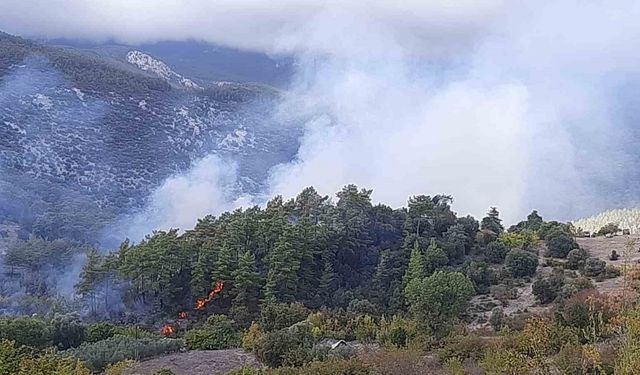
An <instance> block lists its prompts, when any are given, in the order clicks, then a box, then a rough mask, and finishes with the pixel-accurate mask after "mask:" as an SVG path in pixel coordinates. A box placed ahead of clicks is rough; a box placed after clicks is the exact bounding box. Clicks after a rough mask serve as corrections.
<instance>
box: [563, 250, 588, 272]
mask: <svg viewBox="0 0 640 375" xmlns="http://www.w3.org/2000/svg"><path fill="white" fill-rule="evenodd" d="M588 257H589V254H587V252H586V251H585V250H584V249H573V250H571V251H569V254H567V262H566V263H565V266H566V267H567V268H568V269H571V270H577V269H581V268H582V267H584V263H585V261H586V260H587V258H588Z"/></svg>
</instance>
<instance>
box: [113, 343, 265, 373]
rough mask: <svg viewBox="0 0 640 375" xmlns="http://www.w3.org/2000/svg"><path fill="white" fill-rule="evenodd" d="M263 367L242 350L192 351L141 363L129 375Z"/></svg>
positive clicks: (206, 371) (222, 371)
mask: <svg viewBox="0 0 640 375" xmlns="http://www.w3.org/2000/svg"><path fill="white" fill-rule="evenodd" d="M243 366H246V367H249V366H251V367H261V365H260V363H259V362H258V360H256V358H255V357H254V356H253V355H251V354H248V353H245V352H244V351H243V350H242V349H228V350H192V351H188V352H184V353H173V354H169V355H166V356H162V357H158V358H153V359H149V360H147V361H143V362H140V363H139V364H137V365H135V366H134V367H133V368H132V369H130V370H127V372H126V374H128V375H151V374H153V373H155V372H156V371H158V370H160V369H163V368H165V369H170V370H171V371H173V372H174V373H175V374H176V375H219V374H224V373H227V372H229V371H233V370H237V369H240V368H241V367H243Z"/></svg>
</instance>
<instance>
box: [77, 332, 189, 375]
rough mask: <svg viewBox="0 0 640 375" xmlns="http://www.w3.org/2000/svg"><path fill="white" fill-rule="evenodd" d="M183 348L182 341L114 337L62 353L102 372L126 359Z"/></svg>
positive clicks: (137, 358)
mask: <svg viewBox="0 0 640 375" xmlns="http://www.w3.org/2000/svg"><path fill="white" fill-rule="evenodd" d="M182 347H183V342H182V340H175V339H168V338H157V339H152V338H140V339H136V338H133V337H128V336H120V335H116V336H113V337H111V338H108V339H106V340H102V341H98V342H95V343H84V344H82V345H80V346H79V347H77V348H75V349H69V350H66V351H65V352H64V353H65V354H67V355H69V356H73V357H75V358H77V359H79V360H81V361H82V362H84V363H85V364H86V365H87V367H89V368H90V369H91V370H92V371H95V372H99V371H102V370H103V369H104V368H105V367H106V366H107V365H110V364H113V363H117V362H120V361H124V360H127V359H134V360H140V359H144V358H148V357H152V356H156V355H160V354H165V353H170V352H175V351H177V350H180V348H182Z"/></svg>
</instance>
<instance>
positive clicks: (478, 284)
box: [463, 261, 496, 294]
mask: <svg viewBox="0 0 640 375" xmlns="http://www.w3.org/2000/svg"><path fill="white" fill-rule="evenodd" d="M463 269H464V273H465V275H467V277H468V278H469V280H471V281H472V282H473V285H474V287H475V290H476V292H478V293H481V294H484V293H487V292H489V287H490V286H491V285H493V284H495V282H496V275H495V272H494V271H493V270H492V269H490V268H489V265H488V264H486V263H485V262H477V261H471V262H468V263H465V265H464V266H463Z"/></svg>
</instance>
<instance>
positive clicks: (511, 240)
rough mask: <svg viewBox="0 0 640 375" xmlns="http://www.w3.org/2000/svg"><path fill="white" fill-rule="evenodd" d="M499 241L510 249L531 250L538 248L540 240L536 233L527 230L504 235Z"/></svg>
mask: <svg viewBox="0 0 640 375" xmlns="http://www.w3.org/2000/svg"><path fill="white" fill-rule="evenodd" d="M498 241H499V242H501V243H503V244H504V245H505V246H506V247H508V248H510V249H520V250H531V249H534V248H535V247H536V246H538V242H539V241H540V239H539V238H538V235H537V234H536V232H533V231H531V230H528V229H525V230H521V231H518V232H509V233H503V234H502V236H500V238H499V240H498Z"/></svg>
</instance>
